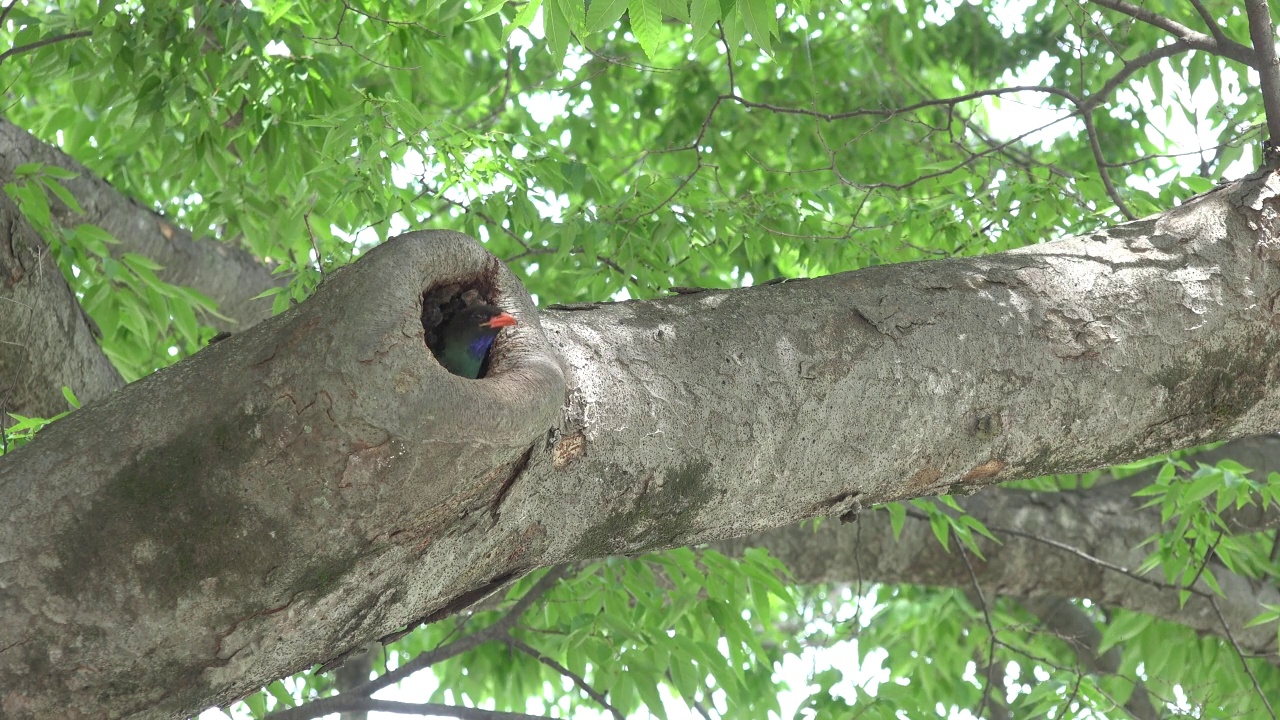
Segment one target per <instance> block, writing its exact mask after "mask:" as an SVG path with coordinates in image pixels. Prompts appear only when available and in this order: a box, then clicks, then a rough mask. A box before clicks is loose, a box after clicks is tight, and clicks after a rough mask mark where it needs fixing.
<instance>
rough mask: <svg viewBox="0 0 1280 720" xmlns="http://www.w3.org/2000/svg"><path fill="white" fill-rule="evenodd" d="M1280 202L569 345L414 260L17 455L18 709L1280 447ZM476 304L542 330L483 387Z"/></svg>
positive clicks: (515, 336)
mask: <svg viewBox="0 0 1280 720" xmlns="http://www.w3.org/2000/svg"><path fill="white" fill-rule="evenodd" d="M1278 193H1280V177H1277V176H1274V175H1272V176H1267V177H1264V178H1261V179H1254V180H1250V181H1247V182H1242V183H1237V184H1234V185H1231V186H1228V187H1226V188H1224V189H1223V190H1220V191H1217V192H1214V193H1211V194H1207V195H1203V196H1199V197H1197V198H1195V199H1193V200H1191V201H1189V202H1188V203H1186V204H1184V205H1183V206H1181V207H1179V208H1177V209H1175V210H1173V211H1170V212H1168V213H1166V214H1164V215H1161V216H1159V217H1157V218H1152V219H1148V220H1144V221H1139V222H1135V223H1129V224H1126V225H1122V226H1118V227H1115V228H1112V229H1110V230H1109V231H1104V232H1099V233H1095V234H1093V235H1091V236H1088V237H1083V238H1075V239H1070V240H1065V241H1061V242H1057V243H1051V244H1045V245H1036V246H1032V247H1028V248H1024V249H1020V250H1016V251H1012V252H1006V253H1002V254H998V255H989V256H983V257H976V258H961V259H951V260H941V261H936V262H931V263H914V264H903V265H892V266H881V267H875V268H870V269H867V270H863V271H859V272H856V273H847V274H842V275H835V276H831V277H826V278H817V279H813V280H807V281H803V282H786V283H782V284H776V285H769V286H763V287H758V288H749V289H745V290H740V291H732V292H729V291H708V292H704V293H699V294H693V295H685V296H680V297H675V298H668V299H662V300H655V301H649V302H643V303H641V302H633V303H620V304H617V305H603V306H597V307H596V308H595V309H593V310H588V311H582V312H555V311H548V312H547V313H545V314H544V315H543V316H542V317H541V326H539V322H538V317H537V316H535V315H534V314H533V312H532V308H531V304H530V302H529V300H528V296H527V295H526V294H525V293H524V291H523V290H522V289H521V288H520V287H519V285H518V281H516V280H515V278H514V276H512V275H511V274H510V273H509V272H508V271H506V270H505V268H503V267H502V266H501V265H500V264H499V263H498V262H497V261H496V260H494V259H493V258H492V257H490V256H488V255H487V254H485V253H484V252H483V250H482V248H481V247H480V246H479V245H478V244H475V243H472V242H469V241H468V242H464V241H462V240H460V239H459V238H460V236H458V235H456V234H452V233H415V234H410V235H408V236H405V237H402V238H400V239H397V240H395V241H393V242H389V243H387V244H385V245H383V246H380V247H379V248H377V249H376V250H374V251H372V252H370V253H368V254H367V255H366V256H365V257H364V258H363V259H361V260H360V261H359V262H357V263H356V264H354V265H352V266H350V267H348V268H346V269H344V270H342V271H340V272H337V273H335V274H334V275H333V276H332V277H330V278H329V279H328V280H327V281H326V282H325V284H324V285H323V286H322V287H321V288H320V290H319V291H318V292H317V293H316V295H315V297H313V298H312V299H311V300H309V301H307V302H306V303H304V304H302V305H300V306H299V307H297V308H295V309H293V310H291V311H290V312H288V313H286V314H284V315H281V316H279V317H277V318H273V319H271V320H269V321H267V322H264V323H261V324H260V325H258V326H257V327H255V328H253V329H252V330H250V331H249V332H246V333H238V334H236V335H233V336H232V337H231V338H229V339H227V340H224V341H222V342H219V343H217V344H215V345H212V346H210V347H209V348H207V349H205V350H204V351H202V352H200V353H198V354H196V355H195V356H194V357H192V358H190V359H188V360H186V361H184V362H182V363H179V364H178V365H176V366H174V367H172V368H168V369H166V370H164V371H161V372H160V373H157V374H156V375H154V376H151V377H148V378H146V379H144V380H142V381H140V382H138V383H134V384H132V385H129V386H127V387H125V388H124V389H122V390H121V391H120V392H118V393H116V394H115V395H114V396H113V397H112V398H111V399H110V400H109V401H108V402H104V403H98V404H95V405H90V406H87V407H85V408H84V409H82V410H81V411H78V412H76V413H73V414H72V415H71V416H70V417H68V418H66V419H65V420H62V421H60V422H58V423H55V424H54V425H53V426H51V427H49V428H48V429H46V430H45V431H43V432H42V434H41V435H40V436H38V437H37V438H36V440H35V441H34V442H33V443H31V444H30V445H29V446H27V447H23V448H20V449H19V450H18V451H17V452H15V453H13V454H12V455H8V456H5V457H4V458H2V459H0V508H3V512H4V513H5V514H4V516H3V517H2V518H0V547H4V548H7V549H9V555H8V557H12V558H15V559H14V560H12V561H9V562H6V563H0V603H3V606H4V607H5V609H6V611H5V613H4V614H0V647H8V648H10V649H9V650H8V651H7V652H3V653H0V687H6V688H14V687H17V688H20V689H21V692H22V693H23V695H22V696H21V697H20V698H18V699H17V700H12V701H13V702H17V701H19V700H20V701H21V702H22V703H25V704H26V707H30V708H32V710H31V711H30V713H28V714H29V715H39V714H42V713H43V714H48V713H47V712H45V711H46V710H49V709H50V708H53V707H56V708H58V709H59V711H62V710H63V709H64V708H65V707H66V706H67V705H68V704H74V705H75V706H76V707H78V708H93V712H95V713H96V714H107V713H119V714H127V713H129V712H137V713H144V714H150V715H160V714H167V713H181V712H193V711H196V710H199V709H201V708H203V707H207V706H208V705H210V704H214V703H221V702H226V701H228V700H231V699H233V698H235V697H237V696H239V695H240V694H242V693H245V692H248V691H251V690H253V689H255V688H256V687H259V686H260V685H261V684H262V683H263V682H264V681H267V680H270V679H273V678H276V677H280V676H282V675H285V674H289V673H291V672H296V671H298V670H300V669H302V668H305V667H307V666H309V665H310V664H311V663H313V662H318V661H323V660H327V659H330V658H333V657H336V656H338V655H340V654H341V653H342V652H345V651H347V650H349V649H351V648H354V647H356V646H358V645H359V644H361V643H363V642H366V641H368V640H370V639H373V638H376V637H381V636H384V635H386V634H388V633H392V632H395V631H396V630H398V629H400V628H403V627H404V626H405V625H406V624H409V623H412V622H414V621H417V620H420V619H422V618H424V617H434V616H439V615H441V614H445V613H447V612H449V611H451V610H456V609H457V608H460V607H463V606H464V605H465V604H466V603H465V602H464V601H465V600H467V599H468V598H472V597H475V596H476V593H478V592H479V591H480V590H481V589H482V588H487V587H493V586H495V585H500V584H501V583H502V582H505V581H506V580H507V579H509V578H512V577H515V576H518V575H519V574H521V573H523V572H526V571H527V570H529V569H531V568H534V567H538V566H545V565H552V564H557V563H560V562H565V561H572V560H578V559H583V560H585V559H591V558H598V557H602V556H605V555H610V554H619V553H625V554H629V553H634V552H640V551H644V550H649V549H657V548H663V547H671V546H679V545H687V544H692V543H695V542H701V541H713V540H719V539H724V538H727V537H731V536H736V535H745V534H749V533H752V532H757V531H760V530H764V529H768V528H771V527H779V526H782V525H787V524H790V523H793V522H795V521H796V520H799V519H801V518H805V517H812V516H815V515H842V514H845V513H847V512H850V511H852V510H855V509H857V507H858V506H860V505H869V504H875V503H880V502H885V501H888V500H894V499H901V498H908V497H916V496H921V495H930V494H936V493H939V492H946V491H950V490H967V489H976V488H979V487H982V486H986V485H989V484H992V483H996V482H999V481H1001V480H1005V479H1013V478H1020V477H1027V476H1036V475H1043V474H1048V473H1056V472H1070V471H1078V470H1082V469H1086V468H1092V467H1097V466H1100V465H1104V464H1110V463H1115V462H1119V461H1124V460H1127V459H1130V458H1137V457H1143V456H1148V455H1151V454H1154V453H1157V452H1161V451H1164V450H1167V449H1169V448H1171V447H1176V446H1186V445H1191V444H1198V443H1202V442H1205V441H1208V440H1214V439H1228V438H1232V437H1237V436H1242V435H1248V434H1257V433H1260V432H1264V431H1271V430H1274V429H1275V428H1276V427H1280V387H1277V386H1276V383H1275V381H1274V380H1273V378H1276V377H1280V352H1277V350H1280V327H1278V326H1277V323H1275V322H1274V314H1273V309H1272V307H1271V303H1270V300H1269V299H1270V298H1274V297H1277V296H1280V270H1277V262H1276V261H1277V259H1280V251H1278V250H1276V249H1275V248H1277V247H1280V199H1278V198H1277V194H1278ZM466 282H476V283H479V284H480V285H481V286H484V285H485V283H489V284H490V287H489V289H490V290H491V291H492V293H493V294H494V295H496V297H497V299H498V300H499V301H500V302H501V303H502V304H503V305H504V306H505V307H507V308H509V309H510V310H512V311H513V313H515V314H516V316H517V317H518V318H519V321H520V323H521V325H520V326H519V327H517V328H509V329H508V330H504V331H503V332H504V334H503V336H501V337H500V338H499V340H500V344H499V345H497V346H495V353H496V355H495V357H494V359H493V373H492V374H491V375H490V376H489V377H486V378H485V379H483V380H480V381H467V380H463V379H460V378H457V377H454V376H452V375H448V374H447V373H446V372H445V371H444V370H443V369H441V368H440V367H439V366H438V365H436V364H435V362H434V360H433V359H432V358H431V355H430V353H429V352H427V350H426V348H425V347H424V346H423V340H422V323H421V320H420V312H421V308H420V306H419V304H420V302H421V298H422V294H423V292H424V291H425V290H427V289H429V288H431V287H434V286H437V285H439V284H441V283H466ZM541 327H545V328H546V333H547V337H548V338H549V339H550V346H548V344H547V342H546V341H545V340H544V339H543V335H542V332H541ZM512 330H514V331H515V332H510V331H512ZM508 333H510V334H508ZM550 347H554V348H555V349H556V351H557V352H558V354H559V366H557V363H556V362H555V360H554V359H553V356H552V354H551V349H550ZM561 368H563V370H564V372H565V373H566V375H567V392H566V390H565V386H564V385H562V384H561V383H562V380H561V378H562V376H561V374H560V373H561ZM120 428H127V430H126V431H123V432H122V431H121V430H120ZM850 468H856V469H857V472H850ZM989 525H991V526H993V527H997V528H998V527H1002V526H1001V525H1000V524H999V523H995V522H992V523H989ZM1039 530H1040V529H1037V531H1039ZM1071 541H1072V542H1074V541H1076V539H1075V538H1072V539H1071ZM1130 547H1131V544H1126V545H1125V546H1124V548H1125V550H1127V549H1128V548H1130ZM1063 565H1064V566H1068V565H1069V563H1065V562H1064V563H1063ZM1089 571H1090V572H1092V573H1094V574H1095V575H1101V576H1104V578H1105V579H1103V580H1099V581H1098V582H1099V588H1100V589H1101V590H1102V591H1103V592H1104V597H1106V598H1107V599H1108V600H1110V599H1113V598H1111V596H1110V595H1109V594H1105V593H1120V592H1122V591H1123V590H1124V586H1123V585H1121V586H1116V585H1114V584H1112V583H1113V582H1115V581H1113V580H1112V579H1111V578H1110V577H1109V576H1110V575H1120V574H1117V573H1111V572H1107V571H1102V570H1099V569H1098V568H1097V567H1095V566H1089ZM1120 576H1121V577H1122V578H1123V582H1133V581H1132V580H1131V579H1129V578H1127V576H1123V575H1120ZM1220 579H1221V578H1220ZM1042 580H1043V581H1044V582H1055V581H1056V580H1057V579H1056V578H1052V577H1050V578H1043V579H1042ZM1062 582H1065V580H1064V581H1062ZM1060 584H1061V582H1060V583H1059V585H1060ZM984 586H985V585H984ZM992 587H1000V586H999V585H995V586H992ZM1015 589H1016V590H1018V594H1019V595H1026V596H1032V595H1035V594H1036V593H1035V592H1034V588H1015ZM1042 589H1043V588H1042ZM1003 590H1004V588H1002V591H1003ZM1055 592H1058V586H1056V585H1055ZM1228 592H1229V594H1230V596H1231V597H1239V596H1242V595H1243V593H1242V592H1240V591H1238V590H1236V589H1233V590H1230V591H1228ZM82 598H93V602H92V603H87V602H84V601H83V600H82ZM1117 601H1118V599H1117ZM1240 612H1241V611H1240V610H1239V609H1236V608H1230V607H1224V613H1225V614H1226V615H1227V616H1228V617H1229V618H1234V617H1236V615H1237V614H1238V613H1240ZM1250 630H1254V629H1250ZM1248 632H1249V631H1245V630H1242V631H1241V632H1240V634H1239V635H1238V636H1237V637H1238V638H1240V639H1241V642H1242V644H1245V643H1249V642H1250V641H1249V637H1250V636H1249V635H1248ZM55 653H61V655H59V657H71V656H74V657H76V658H77V664H76V665H75V666H74V667H72V666H70V665H66V664H59V663H57V662H50V661H49V657H50V655H51V654H55ZM120 658H129V659H130V660H129V661H127V662H121V660H120ZM34 667H39V668H41V669H42V672H41V673H38V674H37V673H34V672H33V670H32V668H34ZM86 667H87V668H93V670H92V671H91V672H90V671H85V670H84V668H86ZM18 677H21V678H23V680H22V681H21V682H17V681H15V678H18ZM33 677H39V678H40V682H33V681H32V680H31V678H33ZM138 677H145V678H148V682H147V683H146V684H145V686H144V687H141V688H139V689H138V690H136V691H135V692H133V693H122V692H120V690H119V688H120V687H122V686H129V687H137V684H136V683H132V684H127V681H128V680H129V679H130V678H138ZM72 688H75V689H74V690H73V689H72ZM165 693H168V694H167V695H166V694H165ZM15 697H16V696H15V695H14V694H13V693H12V692H11V693H10V696H9V698H6V700H7V701H10V699H11V698H15Z"/></svg>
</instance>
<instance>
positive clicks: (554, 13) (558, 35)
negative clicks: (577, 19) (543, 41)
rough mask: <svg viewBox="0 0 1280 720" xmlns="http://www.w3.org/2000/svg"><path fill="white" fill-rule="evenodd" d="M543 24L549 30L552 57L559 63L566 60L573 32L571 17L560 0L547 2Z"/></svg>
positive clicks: (548, 37) (548, 45) (549, 46)
mask: <svg viewBox="0 0 1280 720" xmlns="http://www.w3.org/2000/svg"><path fill="white" fill-rule="evenodd" d="M542 24H543V27H544V28H545V29H546V32H547V49H548V50H550V51H551V57H552V58H553V59H554V60H555V62H556V64H557V65H558V64H560V63H562V62H564V55H565V52H566V51H567V50H568V48H569V37H570V36H571V35H572V34H573V28H572V26H571V24H570V23H569V18H568V17H566V16H565V14H564V11H563V10H562V9H561V3H560V2H559V0H551V2H549V3H547V5H546V7H545V12H543V14H542Z"/></svg>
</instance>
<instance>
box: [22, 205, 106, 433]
mask: <svg viewBox="0 0 1280 720" xmlns="http://www.w3.org/2000/svg"><path fill="white" fill-rule="evenodd" d="M94 331H95V329H94V328H93V326H92V324H91V322H90V320H89V318H88V316H86V315H85V314H84V312H82V311H81V309H80V303H79V302H77V301H76V298H75V295H73V294H72V293H71V289H70V288H69V287H67V283H66V281H64V280H63V279H62V272H61V271H60V270H59V269H58V266H57V265H56V264H54V262H53V258H52V257H51V256H50V255H49V248H48V247H47V246H46V245H45V244H44V240H42V239H41V238H40V236H39V235H38V234H36V231H35V229H34V228H32V227H31V225H30V223H28V222H27V221H26V220H25V219H24V218H22V217H21V216H20V215H19V213H18V208H17V206H16V205H14V203H13V201H12V200H10V199H9V196H8V195H6V194H5V193H3V192H0V428H2V427H6V426H8V425H9V424H11V423H9V422H6V421H7V420H8V419H9V417H8V413H17V414H21V415H27V416H30V417H53V416H54V415H57V414H58V413H60V412H63V411H65V410H70V409H71V408H70V407H68V406H67V401H66V399H65V398H64V397H63V395H62V386H63V385H66V386H68V387H70V388H72V390H74V391H75V393H76V394H77V395H78V397H79V398H80V400H81V401H82V402H88V401H90V400H96V399H98V398H101V397H105V396H106V395H108V394H110V393H111V392H113V391H115V390H116V389H118V388H119V387H120V386H122V385H123V384H124V381H123V380H122V379H121V378H120V375H119V373H117V372H116V370H115V368H114V367H112V366H111V363H110V361H108V360H107V357H106V356H105V355H103V354H102V350H101V349H99V348H98V340H97V338H96V337H94Z"/></svg>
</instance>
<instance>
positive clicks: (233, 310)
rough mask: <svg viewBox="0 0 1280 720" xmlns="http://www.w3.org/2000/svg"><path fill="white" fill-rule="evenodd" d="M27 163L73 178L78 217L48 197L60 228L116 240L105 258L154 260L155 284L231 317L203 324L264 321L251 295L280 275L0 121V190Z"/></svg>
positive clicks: (264, 309) (266, 311)
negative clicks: (192, 293)
mask: <svg viewBox="0 0 1280 720" xmlns="http://www.w3.org/2000/svg"><path fill="white" fill-rule="evenodd" d="M33 162H40V163H44V164H46V165H54V166H57V167H60V168H63V169H65V170H70V171H72V172H74V173H76V174H77V175H78V177H77V178H75V179H73V180H67V181H65V182H64V183H63V184H64V186H65V187H66V188H67V190H68V191H70V193H71V194H72V195H73V196H74V197H75V198H76V201H77V202H79V203H80V206H81V208H82V209H83V210H84V214H83V215H76V214H74V213H72V212H71V211H70V210H69V209H68V208H66V207H65V206H64V205H62V204H61V203H60V202H56V200H55V201H54V202H53V208H54V220H55V221H56V222H58V223H61V224H62V225H63V226H64V227H74V226H76V225H80V224H84V223H87V224H90V225H97V226H98V227H100V228H102V229H103V230H106V231H107V232H109V233H111V234H112V235H113V236H115V238H116V239H117V240H119V241H120V244H119V245H117V246H114V247H112V249H111V250H112V252H113V253H121V254H122V253H126V252H131V253H137V254H139V255H145V256H147V257H149V258H151V259H152V260H155V261H156V262H157V263H159V264H160V265H162V266H164V269H163V270H160V271H158V272H157V273H156V274H157V275H158V276H159V277H160V279H161V280H164V281H165V282H167V283H170V284H173V285H182V286H184V287H189V288H192V289H194V290H197V291H199V292H201V293H203V294H205V295H207V296H209V297H210V298H212V299H213V300H214V301H215V302H217V303H218V312H220V313H222V314H223V315H225V316H227V317H229V318H231V320H232V322H226V321H224V320H220V319H218V318H216V317H207V318H204V320H203V321H204V322H205V323H206V324H208V325H210V326H213V327H216V328H218V329H219V330H226V331H229V332H241V331H243V330H245V329H247V328H249V327H251V326H253V325H254V324H256V323H258V322H261V321H262V320H265V319H267V318H268V317H270V316H271V300H270V298H265V299H257V300H254V299H253V298H254V297H255V296H257V295H259V294H261V293H262V292H264V291H266V290H270V289H271V288H275V287H281V286H283V285H285V284H286V283H287V282H288V278H287V277H282V276H273V275H272V274H271V271H270V269H269V268H267V267H265V266H264V265H263V264H262V263H260V262H258V260H257V259H255V258H254V257H252V256H251V255H250V254H249V253H247V252H245V251H243V250H241V249H239V248H236V247H232V246H231V245H228V244H226V243H220V242H214V241H212V240H209V239H203V240H196V239H194V238H193V237H192V235H191V233H190V232H188V231H186V230H184V229H182V228H180V227H178V226H177V225H174V224H173V223H172V222H170V221H169V220H167V219H165V217H164V216H162V215H160V214H159V213H157V212H155V211H154V210H151V209H149V208H146V207H143V206H142V205H139V204H138V203H137V202H135V201H133V200H131V199H129V198H127V197H125V196H123V195H121V194H120V193H119V192H117V191H116V189H115V188H113V187H111V185H110V184H109V183H107V182H106V181H105V180H103V179H101V178H99V177H98V176H97V175H95V174H94V173H92V172H91V171H90V170H89V169H88V168H86V167H85V166H84V165H81V164H80V163H79V162H77V161H76V160H74V159H73V158H71V157H70V156H69V155H67V154H66V153H64V152H62V151H61V150H59V149H58V148H56V147H54V146H53V145H49V144H47V143H45V142H42V141H41V140H40V139H39V138H36V137H34V136H33V135H31V134H30V133H28V132H27V131H26V130H23V129H22V128H20V127H18V126H17V125H14V124H13V123H11V122H9V121H8V120H6V119H4V118H2V117H0V185H2V184H4V183H6V182H9V181H10V180H12V178H13V176H14V170H15V169H16V168H17V167H18V166H19V165H23V164H26V163H33Z"/></svg>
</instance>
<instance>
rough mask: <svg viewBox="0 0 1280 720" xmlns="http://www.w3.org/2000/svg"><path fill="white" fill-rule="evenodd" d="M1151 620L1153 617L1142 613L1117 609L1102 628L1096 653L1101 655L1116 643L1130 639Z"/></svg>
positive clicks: (1147, 625)
mask: <svg viewBox="0 0 1280 720" xmlns="http://www.w3.org/2000/svg"><path fill="white" fill-rule="evenodd" d="M1153 620H1155V618H1153V617H1152V616H1150V615H1146V614H1143V613H1136V612H1129V611H1128V610H1117V611H1116V613H1115V616H1114V617H1113V618H1112V619H1111V622H1110V623H1108V624H1107V626H1106V627H1104V628H1103V629H1102V639H1101V640H1100V641H1099V642H1098V651H1097V654H1098V655H1099V656H1101V655H1102V654H1103V653H1105V652H1106V651H1108V650H1110V649H1111V648H1113V647H1115V646H1116V645H1119V644H1120V643H1122V642H1126V641H1128V640H1131V639H1132V638H1134V637H1135V636H1137V634H1138V633H1140V632H1142V631H1143V630H1146V629H1147V627H1149V626H1150V625H1151V623H1152V621H1153Z"/></svg>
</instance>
